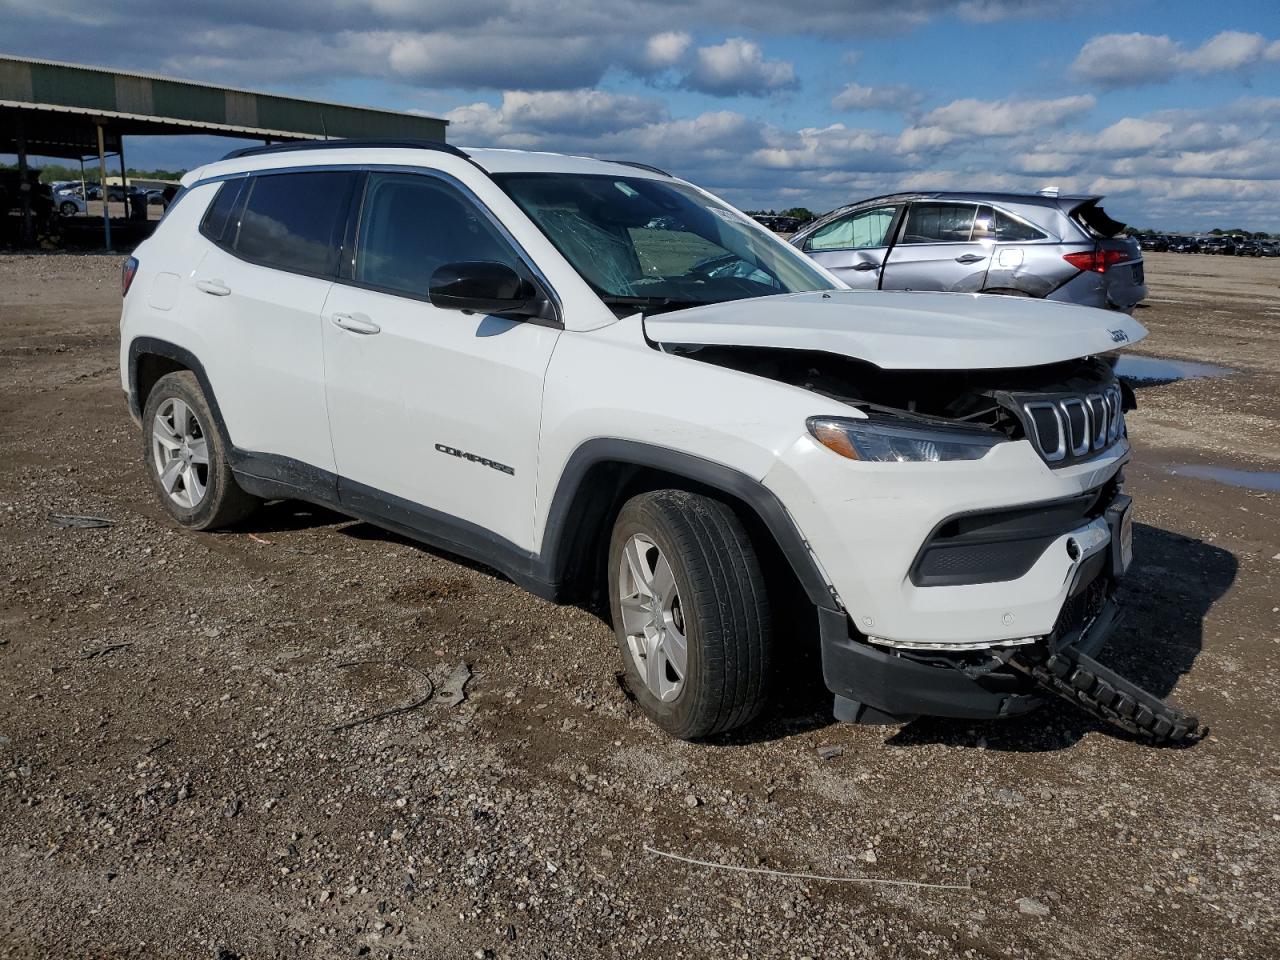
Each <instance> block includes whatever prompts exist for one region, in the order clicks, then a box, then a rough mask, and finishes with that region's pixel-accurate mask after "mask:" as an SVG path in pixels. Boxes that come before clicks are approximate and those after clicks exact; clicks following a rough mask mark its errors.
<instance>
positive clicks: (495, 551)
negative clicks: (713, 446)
mask: <svg viewBox="0 0 1280 960" xmlns="http://www.w3.org/2000/svg"><path fill="white" fill-rule="evenodd" d="M145 354H154V355H157V356H162V357H168V358H169V359H172V360H174V361H176V362H178V363H180V364H182V365H183V366H184V367H187V368H188V369H190V370H191V371H192V372H193V373H194V374H195V376H196V379H197V381H198V382H199V383H200V389H201V390H203V391H204V395H205V397H206V399H207V400H208V402H209V408H210V410H211V411H212V413H213V418H214V422H215V427H216V429H217V430H218V432H219V434H220V435H221V437H222V440H223V442H224V444H225V445H226V448H227V450H228V451H230V457H231V461H232V464H231V467H232V471H233V472H234V473H235V475H236V479H237V481H238V482H239V483H240V485H241V486H242V487H243V488H244V489H245V490H246V492H248V493H252V494H254V495H255V496H259V497H263V498H265V499H283V498H296V499H301V500H308V501H311V502H314V503H317V504H320V505H322V506H327V507H330V508H332V509H335V510H338V511H339V512H342V513H347V514H350V515H352V516H355V517H357V518H359V519H361V520H366V521H368V522H370V523H374V524H376V525H378V526H381V527H386V528H388V529H391V530H394V531H395V532H397V533H401V534H403V535H405V536H408V537H411V538H412V539H415V540H420V541H423V542H425V543H428V544H431V545H433V546H437V547H439V548H441V549H444V550H448V551H450V552H452V553H456V554H459V555H460V556H464V557H467V558H468V559H471V560H475V561H479V562H481V563H484V564H487V565H488V566H491V567H493V568H494V569H496V570H498V571H500V572H501V573H503V574H505V575H507V576H509V577H510V578H511V579H512V580H514V581H515V582H516V583H518V584H519V585H520V586H521V587H523V588H524V589H526V590H528V591H529V592H531V593H534V594H536V595H538V596H540V597H543V598H545V599H549V600H556V599H560V598H561V597H562V595H563V587H564V580H565V577H566V574H567V572H568V571H569V569H570V565H571V563H572V561H573V559H574V554H575V551H576V550H578V549H580V546H581V544H580V543H578V542H577V540H576V538H575V534H576V533H577V532H578V531H577V527H575V525H574V523H573V521H572V519H571V518H572V517H573V507H574V504H575V502H576V500H577V497H578V494H579V493H580V492H581V489H582V484H583V482H584V480H585V478H586V476H587V474H588V472H589V471H590V470H591V468H592V467H595V466H597V465H599V464H603V463H618V464H626V465H630V466H634V467H650V468H654V469H658V470H664V471H667V472H670V473H674V474H676V475H678V476H680V477H682V478H684V479H688V480H690V481H693V482H695V483H698V484H701V485H703V486H706V487H708V488H711V489H714V490H719V491H721V492H723V493H727V494H729V495H730V496H733V497H735V498H737V499H738V500H740V501H742V502H743V503H745V504H747V505H748V507H750V508H751V509H752V510H754V511H755V513H756V515H757V516H758V517H759V518H760V520H761V521H762V522H763V523H764V525H765V527H766V528H767V529H768V531H769V533H770V534H771V535H772V536H773V537H774V539H775V541H776V542H777V544H778V546H779V548H780V549H781V550H782V553H783V555H784V556H785V557H786V559H787V561H788V563H789V564H790V565H791V568H792V570H793V571H794V572H795V574H796V576H797V578H798V579H799V580H800V583H801V585H802V586H803V588H804V590H805V592H806V594H807V595H808V597H809V599H810V600H811V601H812V602H813V603H814V605H815V606H816V607H818V612H819V615H820V616H821V615H823V614H824V612H825V613H827V614H831V615H834V616H836V617H838V618H840V619H841V620H843V617H844V614H843V613H841V612H840V611H839V610H838V609H837V606H838V605H837V603H836V600H835V598H834V596H833V594H832V591H831V588H830V587H829V585H828V584H827V582H826V580H825V578H824V577H823V576H822V574H821V572H820V571H819V569H818V566H817V563H816V562H815V561H814V559H813V556H812V555H811V554H810V552H809V547H808V544H807V543H806V542H805V540H804V538H803V537H802V536H801V534H800V531H799V529H797V527H796V525H795V522H794V521H793V520H792V519H791V516H790V514H788V513H787V512H786V509H785V508H784V507H783V505H782V502H781V501H780V500H778V498H777V496H775V495H774V493H773V492H772V491H771V490H769V489H768V488H767V487H765V486H764V485H763V484H762V483H760V482H759V481H757V480H753V479H752V478H751V477H748V476H747V475H746V474H744V473H740V472H739V471H737V470H734V469H732V468H731V467H726V466H724V465H723V464H718V463H715V462H713V461H711V460H705V459H703V458H701V457H697V456H694V455H692V454H687V453H681V452H679V451H676V450H668V449H665V448H662V447H655V446H652V445H650V444H645V443H640V442H637V441H631V440H620V439H613V438H597V439H594V440H588V441H586V442H585V443H583V444H582V445H581V446H580V447H578V449H577V450H575V451H574V453H573V455H572V456H570V458H569V460H568V462H567V463H566V464H565V468H564V470H563V471H562V473H561V476H560V482H559V485H558V486H557V488H556V492H555V494H554V496H553V498H552V503H551V509H550V511H549V513H548V518H547V526H546V530H545V532H544V534H543V538H542V550H541V552H540V553H537V554H535V553H532V552H530V551H528V550H525V549H523V548H521V547H519V546H517V545H516V544H514V543H512V542H511V541H510V540H507V539H506V538H504V537H501V536H499V535H498V534H496V533H494V532H493V531H491V530H488V529H486V528H484V527H481V526H480V525H478V524H475V523H472V522H470V521H467V520H463V519H461V518H459V517H454V516H452V515H450V514H446V513H442V512H440V511H438V510H433V509H431V508H430V507H426V506H423V505H421V504H418V503H414V502H412V501H409V500H406V499H404V498H401V497H397V496H395V495H394V494H390V493H387V492H385V491H382V490H378V489H375V488H373V487H370V486H367V485H365V484H361V483H357V482H355V481H353V480H348V479H346V478H344V477H339V476H337V475H336V474H334V473H331V472H329V471H327V470H323V469H321V468H319V467H314V466H312V465H310V464H307V463H303V462H301V461H298V460H294V459H291V458H289V457H283V456H278V455H276V454H269V453H258V452H254V451H250V450H243V449H241V448H239V447H237V446H236V445H235V443H234V441H233V440H232V438H231V436H230V434H229V432H228V430H227V424H226V421H225V420H224V419H223V416H222V411H221V409H220V408H219V406H218V399H217V394H216V392H215V391H214V389H213V385H212V384H211V383H210V382H209V377H208V374H207V373H206V372H205V369H204V365H203V364H201V363H200V361H199V360H198V359H197V358H196V357H195V355H194V354H192V353H191V352H190V351H189V350H186V349H185V348H183V347H179V346H177V345H176V344H173V343H169V342H168V341H164V340H157V339H154V338H151V337H139V338H137V339H135V340H134V341H133V342H132V343H131V344H130V345H129V385H130V390H129V392H130V408H131V409H133V408H134V407H135V406H140V401H139V400H138V360H139V358H140V357H141V356H143V355H145Z"/></svg>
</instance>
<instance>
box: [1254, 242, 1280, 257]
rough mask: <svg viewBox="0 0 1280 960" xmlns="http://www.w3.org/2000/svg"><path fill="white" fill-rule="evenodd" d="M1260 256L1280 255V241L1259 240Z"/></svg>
mask: <svg viewBox="0 0 1280 960" xmlns="http://www.w3.org/2000/svg"><path fill="white" fill-rule="evenodd" d="M1258 256H1260V257H1280V243H1277V242H1276V241H1274V240H1259V241H1258Z"/></svg>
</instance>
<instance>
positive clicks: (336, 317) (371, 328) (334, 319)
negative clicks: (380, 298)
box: [329, 313, 382, 336]
mask: <svg viewBox="0 0 1280 960" xmlns="http://www.w3.org/2000/svg"><path fill="white" fill-rule="evenodd" d="M329 321H330V322H331V323H332V324H333V325H334V326H335V327H341V328H342V329H343V330H350V331H351V332H352V333H362V334H365V335H366V336H368V335H369V334H371V333H378V332H379V331H380V330H381V329H382V328H381V327H380V326H378V325H377V324H376V323H374V322H373V321H372V320H370V319H369V318H368V317H366V316H365V315H364V314H363V313H335V314H333V316H331V317H330V318H329Z"/></svg>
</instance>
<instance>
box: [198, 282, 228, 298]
mask: <svg viewBox="0 0 1280 960" xmlns="http://www.w3.org/2000/svg"><path fill="white" fill-rule="evenodd" d="M196 289H197V290H203V291H204V292H205V293H207V294H210V295H211V296H214V297H225V296H226V295H227V294H229V293H230V292H231V288H230V287H228V286H227V285H226V284H225V283H223V282H222V281H221V280H197V281H196Z"/></svg>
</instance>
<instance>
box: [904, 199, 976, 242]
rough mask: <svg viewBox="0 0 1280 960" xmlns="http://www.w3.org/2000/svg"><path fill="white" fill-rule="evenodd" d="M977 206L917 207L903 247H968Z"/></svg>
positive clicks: (909, 218)
mask: <svg viewBox="0 0 1280 960" xmlns="http://www.w3.org/2000/svg"><path fill="white" fill-rule="evenodd" d="M977 212H978V205H977V204H976V203H913V204H912V205H911V209H910V211H908V213H907V223H906V227H905V228H904V229H903V231H902V239H901V240H899V241H898V242H899V243H904V244H911V243H968V242H969V241H970V240H971V239H972V236H973V223H974V220H975V219H976V216H977Z"/></svg>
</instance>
